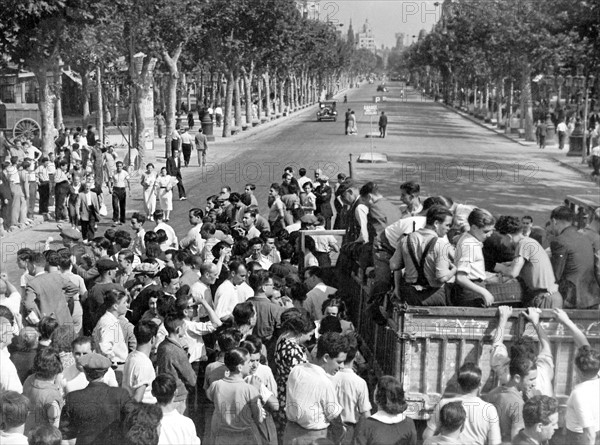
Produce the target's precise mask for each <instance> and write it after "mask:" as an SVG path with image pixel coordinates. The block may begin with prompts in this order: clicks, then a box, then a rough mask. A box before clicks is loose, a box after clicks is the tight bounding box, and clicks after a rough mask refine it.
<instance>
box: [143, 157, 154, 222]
mask: <svg viewBox="0 0 600 445" xmlns="http://www.w3.org/2000/svg"><path fill="white" fill-rule="evenodd" d="M156 176H157V175H156V172H155V171H154V164H147V165H146V171H145V172H144V173H142V188H143V189H144V210H145V211H146V217H147V218H148V219H150V220H151V219H152V215H153V213H154V211H155V210H156V188H155V187H154V184H155V183H156Z"/></svg>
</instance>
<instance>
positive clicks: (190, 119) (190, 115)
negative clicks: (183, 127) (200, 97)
mask: <svg viewBox="0 0 600 445" xmlns="http://www.w3.org/2000/svg"><path fill="white" fill-rule="evenodd" d="M187 120H188V127H190V130H191V129H192V128H194V123H195V122H194V113H192V110H190V112H189V113H188V115H187Z"/></svg>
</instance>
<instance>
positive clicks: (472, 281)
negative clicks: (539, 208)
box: [453, 208, 496, 307]
mask: <svg viewBox="0 0 600 445" xmlns="http://www.w3.org/2000/svg"><path fill="white" fill-rule="evenodd" d="M467 221H468V223H469V225H470V228H469V231H468V232H467V233H464V234H463V235H462V236H461V237H460V238H459V240H458V243H457V244H456V258H455V264H456V269H457V270H456V286H455V287H454V291H455V292H454V295H453V303H454V305H455V306H475V307H481V306H491V305H492V303H494V296H493V295H492V294H491V293H490V291H488V290H487V289H486V288H485V280H486V278H487V275H486V272H485V261H484V259H483V249H482V248H483V241H485V240H486V238H488V237H489V236H490V235H491V234H492V232H493V231H494V223H495V222H496V220H495V219H494V217H493V216H492V214H491V213H490V212H488V211H487V210H484V209H478V208H476V209H474V210H473V211H472V212H471V213H470V214H469V218H468V220H467Z"/></svg>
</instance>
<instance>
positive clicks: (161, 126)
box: [154, 113, 165, 139]
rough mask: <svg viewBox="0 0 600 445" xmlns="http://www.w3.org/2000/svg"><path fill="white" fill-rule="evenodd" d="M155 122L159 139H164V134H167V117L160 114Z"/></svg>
mask: <svg viewBox="0 0 600 445" xmlns="http://www.w3.org/2000/svg"><path fill="white" fill-rule="evenodd" d="M154 122H155V124H156V130H157V131H158V137H159V138H160V139H162V137H163V134H165V117H164V116H163V115H162V114H161V113H158V114H157V115H156V117H155V118H154Z"/></svg>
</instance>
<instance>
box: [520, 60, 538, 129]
mask: <svg viewBox="0 0 600 445" xmlns="http://www.w3.org/2000/svg"><path fill="white" fill-rule="evenodd" d="M521 103H522V104H523V106H522V108H521V118H522V119H524V128H525V140H526V141H535V131H534V128H533V99H532V97H531V65H530V64H529V63H526V64H525V69H524V70H523V76H522V77H521Z"/></svg>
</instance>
